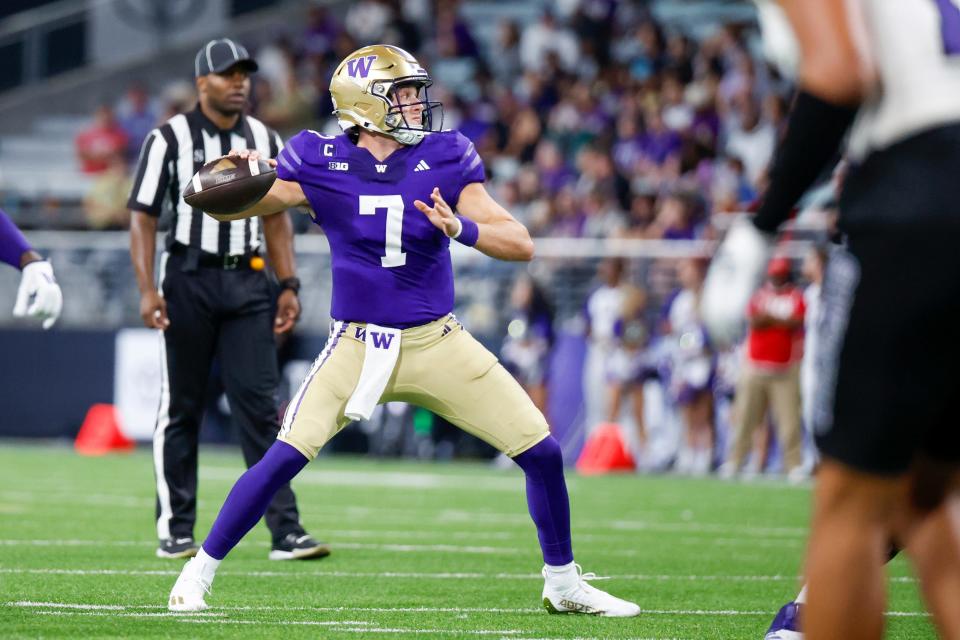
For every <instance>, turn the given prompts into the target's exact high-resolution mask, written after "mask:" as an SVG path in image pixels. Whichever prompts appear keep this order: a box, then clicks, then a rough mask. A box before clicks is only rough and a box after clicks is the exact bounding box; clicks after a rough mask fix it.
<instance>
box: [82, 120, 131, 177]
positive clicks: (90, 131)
mask: <svg viewBox="0 0 960 640" xmlns="http://www.w3.org/2000/svg"><path fill="white" fill-rule="evenodd" d="M127 140H128V136H127V133H126V131H124V130H123V128H122V127H121V126H120V125H119V124H118V123H117V119H116V117H115V116H114V114H113V109H112V108H110V107H109V106H108V105H101V106H100V107H98V108H97V112H96V114H94V122H93V124H92V125H91V126H90V127H89V128H87V129H84V130H83V131H81V132H80V135H78V136H77V140H76V146H77V157H78V158H79V159H80V168H81V169H83V172H84V173H102V172H104V171H106V170H107V168H108V167H109V166H110V164H111V162H112V161H113V159H114V157H116V156H120V157H123V154H124V153H125V152H126V149H127Z"/></svg>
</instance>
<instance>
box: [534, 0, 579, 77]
mask: <svg viewBox="0 0 960 640" xmlns="http://www.w3.org/2000/svg"><path fill="white" fill-rule="evenodd" d="M551 53H552V54H554V55H556V57H557V60H558V61H559V63H560V66H561V67H562V68H563V69H564V70H565V71H573V70H574V69H576V66H577V58H578V56H579V54H580V48H579V46H577V38H576V36H574V34H573V32H572V31H570V29H568V28H566V27H564V26H561V25H560V24H558V22H557V19H556V17H555V16H554V14H553V12H552V11H551V10H550V9H546V10H544V12H543V14H542V15H541V16H540V20H539V21H538V22H534V23H531V24H529V25H527V27H526V28H525V29H524V30H523V35H522V36H521V38H520V60H521V62H522V63H523V67H524V69H526V70H527V71H534V72H538V71H543V70H544V68H545V66H546V63H547V59H548V57H549V54H551Z"/></svg>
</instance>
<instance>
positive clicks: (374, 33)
mask: <svg viewBox="0 0 960 640" xmlns="http://www.w3.org/2000/svg"><path fill="white" fill-rule="evenodd" d="M392 19H393V11H392V8H391V6H390V3H389V2H387V0H358V1H357V2H353V3H351V5H350V9H349V10H348V11H347V17H346V19H345V21H344V23H345V26H346V28H347V31H348V32H349V33H350V35H351V36H352V37H353V39H354V40H356V41H357V42H358V43H360V45H361V46H363V45H368V44H375V43H377V42H380V41H381V40H382V39H383V32H384V31H386V29H387V25H388V24H389V23H390V21H391V20H392ZM347 53H349V52H344V54H343V55H346V54H347ZM340 57H343V56H340Z"/></svg>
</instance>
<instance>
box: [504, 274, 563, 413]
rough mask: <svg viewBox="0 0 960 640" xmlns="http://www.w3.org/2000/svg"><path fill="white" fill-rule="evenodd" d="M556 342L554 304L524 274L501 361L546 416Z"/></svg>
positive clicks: (518, 283)
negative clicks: (548, 386) (548, 375)
mask: <svg viewBox="0 0 960 640" xmlns="http://www.w3.org/2000/svg"><path fill="white" fill-rule="evenodd" d="M553 340H554V333H553V305H552V304H550V301H549V300H548V299H547V294H546V292H545V290H544V288H543V287H542V286H541V285H540V284H538V283H537V281H536V280H534V279H533V278H532V277H531V276H530V275H528V274H522V275H520V277H519V278H517V280H516V281H515V282H514V284H513V289H512V290H511V292H510V321H509V323H508V324H507V335H506V336H505V338H504V340H503V345H502V347H501V349H500V359H501V361H502V362H503V366H504V367H506V368H507V370H508V371H509V372H510V373H512V374H513V377H514V378H516V379H517V382H519V383H520V385H521V386H522V387H523V388H524V390H525V391H526V392H527V394H528V395H529V396H530V398H531V399H532V400H533V403H534V404H535V405H537V408H538V409H540V411H541V412H542V413H543V414H544V415H546V413H547V373H548V371H549V367H550V349H551V348H552V347H553Z"/></svg>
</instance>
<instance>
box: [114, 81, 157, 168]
mask: <svg viewBox="0 0 960 640" xmlns="http://www.w3.org/2000/svg"><path fill="white" fill-rule="evenodd" d="M159 115H160V114H158V113H157V109H156V106H155V105H154V104H153V102H152V101H151V100H150V95H149V94H148V93H147V90H146V88H145V87H144V86H143V85H142V84H140V83H139V82H137V83H134V84H132V85H130V87H129V88H128V89H127V93H126V95H125V96H124V97H123V98H122V99H121V100H120V102H119V103H117V122H118V123H119V124H120V128H122V129H123V130H124V132H125V133H126V134H127V151H126V154H125V158H126V160H127V161H128V162H132V161H133V160H134V159H136V157H137V154H138V153H140V147H141V145H143V141H144V139H145V138H146V137H147V134H148V133H150V130H151V129H153V127H154V125H155V124H156V123H157V121H158V120H157V118H158V116H159Z"/></svg>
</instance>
